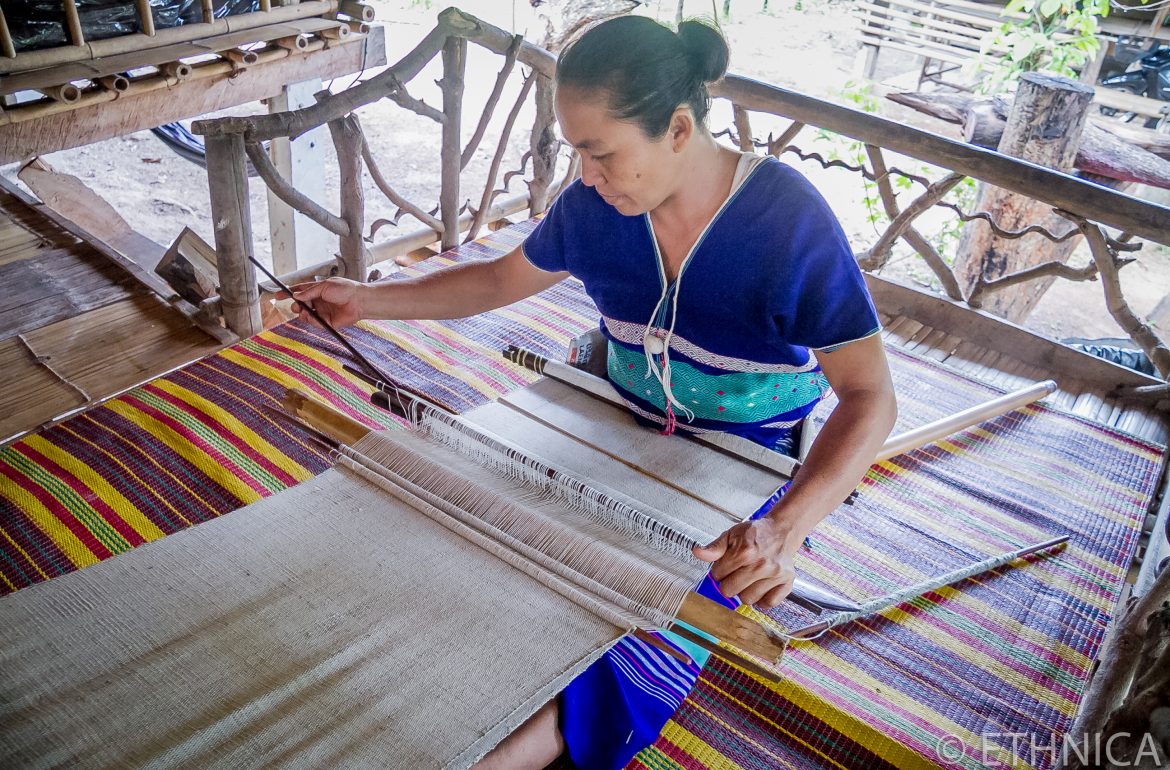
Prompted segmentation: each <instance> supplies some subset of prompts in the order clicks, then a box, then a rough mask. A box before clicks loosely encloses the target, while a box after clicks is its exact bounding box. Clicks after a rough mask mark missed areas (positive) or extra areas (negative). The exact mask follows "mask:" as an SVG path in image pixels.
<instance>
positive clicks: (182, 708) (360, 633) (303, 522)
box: [0, 470, 623, 768]
mask: <svg viewBox="0 0 1170 770" xmlns="http://www.w3.org/2000/svg"><path fill="white" fill-rule="evenodd" d="M622 633H623V629H620V628H618V627H616V626H614V625H612V624H610V623H607V622H605V621H603V620H601V619H599V618H597V617H595V616H594V615H592V614H590V613H589V612H586V611H585V610H583V609H582V608H580V607H579V606H577V605H575V604H573V603H571V602H570V601H569V600H568V599H566V598H564V597H562V596H561V595H559V594H558V593H556V592H554V591H553V590H551V589H550V588H548V587H546V586H545V585H542V584H541V583H540V582H537V581H536V580H534V579H533V578H530V577H528V576H527V575H525V574H523V573H522V572H520V571H519V570H517V569H516V568H514V567H511V566H509V565H508V564H507V563H506V562H504V561H501V560H500V559H498V558H496V557H494V556H492V555H490V554H488V553H487V552H485V551H484V550H482V549H481V548H479V547H477V546H476V545H473V544H471V543H469V542H467V541H466V540H464V539H463V538H461V537H459V536H458V535H456V534H454V533H452V532H451V531H449V530H448V529H446V528H444V527H442V526H440V525H439V524H437V523H435V522H433V521H431V520H430V519H428V518H426V517H425V516H422V515H420V514H418V513H417V512H415V511H413V510H412V509H409V508H406V507H405V506H403V505H402V504H399V503H396V502H394V501H392V500H389V499H388V498H387V497H386V495H385V494H384V493H382V492H381V491H379V490H377V489H375V488H374V487H373V486H372V485H370V484H368V483H367V482H365V481H362V480H360V479H358V478H357V477H356V476H353V475H352V474H350V473H348V472H346V471H341V470H330V471H327V472H326V473H324V474H322V475H321V476H318V477H317V478H314V479H311V480H309V481H307V482H304V483H303V484H301V485H299V486H297V487H294V488H292V489H289V490H286V491H284V492H282V493H280V494H278V495H275V496H273V497H270V498H267V499H265V500H262V501H260V502H258V503H255V504H253V505H250V506H248V507H246V508H244V509H241V510H239V511H235V512H233V513H230V514H227V515H225V516H223V517H221V518H220V519H218V520H216V521H212V522H208V523H206V524H201V525H199V526H197V527H194V528H193V529H190V530H187V531H184V532H180V533H177V534H175V535H171V536H169V537H166V538H163V539H162V540H159V541H156V542H153V543H149V544H147V545H144V546H142V547H140V548H138V549H135V550H134V551H131V552H128V553H125V554H122V555H120V556H118V557H117V558H114V559H110V560H107V561H104V562H101V563H99V564H96V565H93V566H91V567H88V568H86V569H83V570H81V571H79V572H76V573H73V574H69V575H65V576H62V577H59V578H56V579H54V580H52V581H49V582H47V583H42V584H38V585H35V586H32V587H30V588H26V589H24V590H22V591H19V592H17V593H15V594H12V595H9V596H6V597H3V598H0V767H102V768H104V767H180V766H181V767H200V768H206V767H232V768H239V767H389V768H431V767H465V766H467V765H470V764H471V763H472V762H474V761H475V760H476V759H478V758H479V757H480V756H482V755H483V754H484V753H486V752H487V751H488V750H490V749H491V748H492V747H493V746H494V745H495V744H496V743H498V742H499V741H500V740H501V739H502V738H503V737H504V736H505V735H507V734H508V733H509V732H510V731H511V730H513V729H514V728H515V727H516V726H518V725H519V724H520V723H522V722H523V721H524V720H525V719H526V718H527V717H528V716H529V715H531V714H532V713H533V712H534V711H535V710H536V709H537V708H539V707H540V706H541V705H542V704H544V703H545V702H547V701H548V700H549V699H550V698H552V697H553V696H554V695H555V694H556V693H557V692H559V691H560V690H561V689H562V688H563V687H564V686H565V685H566V684H568V682H569V681H570V680H571V679H572V678H573V677H574V676H576V674H578V673H579V672H580V671H582V670H584V668H586V667H587V666H588V664H589V663H591V662H592V661H593V660H594V659H596V658H597V657H598V656H599V655H600V654H601V653H602V652H604V650H605V649H607V648H608V646H609V645H610V644H612V642H613V641H615V640H616V639H617V638H618V637H619V636H620V635H621V634H622Z"/></svg>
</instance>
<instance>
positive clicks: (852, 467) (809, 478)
mask: <svg viewBox="0 0 1170 770" xmlns="http://www.w3.org/2000/svg"><path fill="white" fill-rule="evenodd" d="M838 395H839V398H840V401H839V403H838V404H837V408H836V409H834V410H833V413H832V414H831V415H829V419H828V421H826V423H825V427H824V428H823V429H822V430H821V432H820V434H819V435H818V436H817V438H816V441H814V442H813V445H812V447H811V448H810V449H809V453H808V457H807V458H806V459H805V461H804V463H803V464H802V466H801V468H800V470H799V471H798V472H797V474H796V477H795V478H794V479H793V481H792V486H791V487H790V488H789V490H788V491H787V492H786V493H785V495H784V497H783V498H781V500H780V502H779V503H777V504H776V507H775V508H773V509H772V511H771V512H769V513H768V516H769V517H770V518H773V519H775V520H776V521H777V522H778V523H781V524H782V525H783V527H784V529H786V530H787V531H788V532H789V537H788V540H789V542H790V543H794V544H799V543H800V542H802V541H803V540H804V538H805V536H807V535H808V534H809V533H810V532H811V531H812V530H813V528H814V527H815V526H816V525H817V524H819V523H820V522H821V520H822V519H824V518H825V517H826V516H828V515H829V513H830V512H832V511H833V509H835V508H836V507H837V506H838V505H840V504H841V502H842V501H844V500H845V498H846V497H848V496H849V493H850V492H852V491H853V490H854V489H855V488H856V487H857V485H858V483H860V481H861V479H862V477H863V476H864V475H865V472H866V471H867V470H868V469H869V467H870V466H871V465H873V461H874V457H876V456H877V452H878V449H880V448H881V446H882V444H883V443H884V442H885V440H886V437H887V436H889V434H890V431H891V430H892V429H893V426H894V420H895V418H896V417H897V406H896V404H895V401H894V394H893V393H892V392H890V391H883V390H879V391H857V392H853V393H845V394H838Z"/></svg>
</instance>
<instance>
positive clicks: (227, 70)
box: [8, 41, 324, 123]
mask: <svg viewBox="0 0 1170 770" xmlns="http://www.w3.org/2000/svg"><path fill="white" fill-rule="evenodd" d="M314 46H316V47H319V48H323V47H324V43H322V42H321V41H316V42H315V43H314ZM314 46H310V48H311V49H313V50H316V48H314ZM256 55H257V59H258V61H257V63H258V64H264V63H267V62H272V61H276V60H278V59H284V58H286V57H288V56H289V55H290V52H289V51H287V50H285V49H283V48H272V49H268V50H264V51H257V52H256ZM172 64H176V65H177V67H176V70H175V71H176V72H178V73H182V72H186V73H187V75H186V76H185V78H188V77H189V78H191V79H193V80H198V79H202V78H211V77H218V76H223V75H231V74H232V72H234V71H235V69H236V65H234V64H232V63H229V62H226V61H223V60H219V59H217V60H214V61H208V62H203V63H200V64H196V65H194V66H191V65H189V64H183V63H182V62H172ZM165 66H167V65H164V67H165ZM164 72H165V70H164ZM185 78H184V79H185ZM171 85H172V83H171V82H170V80H169V79H168V76H166V75H165V74H164V75H163V76H159V77H150V76H147V77H142V78H135V79H133V80H131V81H130V87H129V88H128V89H127V90H126V95H127V96H137V95H139V94H145V93H149V92H150V91H160V90H162V89H164V88H169V87H170V86H171ZM117 96H118V95H117V94H116V93H113V92H111V91H107V90H104V89H95V90H87V91H84V92H82V94H81V98H80V99H79V100H78V101H77V102H76V103H71V104H65V103H62V102H38V103H35V104H30V105H28V106H21V107H19V108H17V109H14V110H10V111H9V112H8V115H9V117H10V119H11V120H10V122H12V123H20V122H23V121H26V120H35V119H37V118H43V117H46V116H48V115H56V114H57V113H59V112H68V111H69V110H73V109H78V108H81V107H89V106H92V105H94V104H100V103H102V102H108V101H112V100H113V99H115V98H116V97H117Z"/></svg>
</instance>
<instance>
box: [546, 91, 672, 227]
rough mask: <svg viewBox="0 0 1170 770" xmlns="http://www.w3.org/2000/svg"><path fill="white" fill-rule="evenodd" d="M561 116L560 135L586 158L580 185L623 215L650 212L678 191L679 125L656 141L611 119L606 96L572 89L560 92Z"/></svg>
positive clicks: (582, 166) (631, 126)
mask: <svg viewBox="0 0 1170 770" xmlns="http://www.w3.org/2000/svg"><path fill="white" fill-rule="evenodd" d="M556 113H557V120H558V121H559V122H560V125H561V134H562V135H563V136H564V137H565V140H566V141H568V142H569V143H570V144H571V145H572V146H573V147H574V148H575V149H576V150H577V152H578V153H579V154H580V156H581V181H582V182H584V183H585V184H586V185H588V186H589V187H592V188H594V189H595V190H597V192H598V194H599V195H601V197H602V198H603V199H604V200H605V202H606V203H608V204H609V205H611V206H613V207H614V208H615V209H617V210H618V211H619V212H620V213H622V214H624V215H626V216H635V215H638V214H643V213H645V212H647V211H651V210H653V209H655V208H657V207H658V206H659V205H660V204H661V203H662V202H663V201H664V200H665V199H666V198H668V197H669V196H670V195H671V194H672V193H673V191H674V190H675V189H676V188H677V185H678V177H679V169H680V166H681V163H680V160H681V155H680V153H679V151H678V150H679V149H681V144H680V142H679V139H680V137H679V133H678V131H677V130H676V125H675V122H676V121H672V123H671V127H670V128H669V129H667V131H666V133H665V134H664V135H663V136H662V137H661V138H660V139H656V140H652V139H649V138H648V137H647V136H646V134H645V133H644V132H643V131H642V129H641V127H639V126H638V125H637V124H636V123H631V122H627V121H623V120H616V119H614V118H613V117H612V116H610V114H609V112H608V109H607V105H606V102H605V98H604V94H601V93H598V92H588V91H582V90H580V89H576V88H572V87H568V88H558V89H557V95H556ZM687 114H688V115H689V112H688V113H687ZM685 138H686V137H682V139H683V142H682V143H684V144H685Z"/></svg>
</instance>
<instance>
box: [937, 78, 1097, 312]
mask: <svg viewBox="0 0 1170 770" xmlns="http://www.w3.org/2000/svg"><path fill="white" fill-rule="evenodd" d="M1092 99H1093V89H1092V88H1091V87H1089V86H1086V85H1084V84H1082V83H1078V82H1077V81H1075V80H1071V79H1069V78H1061V77H1055V76H1051V75H1041V74H1039V73H1034V72H1031V73H1027V74H1025V75H1024V76H1023V78H1022V79H1021V81H1020V85H1019V87H1018V89H1017V91H1016V99H1015V102H1014V104H1013V105H1012V110H1011V113H1010V114H1009V115H1008V123H1007V127H1006V128H1005V129H1004V133H1003V137H1002V138H1001V139H1000V142H999V147H998V149H999V151H1000V152H1001V153H1003V154H1005V155H1012V156H1015V157H1017V158H1023V159H1024V160H1028V161H1031V162H1033V163H1036V164H1038V165H1042V166H1048V167H1049V168H1054V169H1057V170H1058V171H1068V170H1070V169H1071V168H1072V166H1073V161H1074V160H1075V158H1076V154H1077V148H1078V146H1079V145H1080V139H1081V132H1082V131H1083V130H1084V126H1085V120H1086V116H1087V115H1088V109H1089V104H1090V102H1091V101H1092ZM975 208H976V210H978V211H986V212H988V213H990V214H991V216H992V217H993V218H994V219H995V220H996V222H997V223H998V224H999V226H1000V227H1001V228H1004V229H1009V230H1022V229H1024V228H1026V227H1028V226H1029V225H1034V224H1039V225H1042V226H1044V227H1045V228H1046V229H1048V230H1049V232H1054V233H1065V232H1068V231H1069V230H1070V228H1072V227H1073V225H1072V224H1071V223H1069V222H1068V221H1066V220H1065V219H1063V218H1062V217H1060V216H1058V215H1057V214H1055V213H1054V212H1053V211H1052V206H1051V205H1050V204H1045V203H1040V202H1039V201H1036V200H1034V199H1032V198H1030V197H1027V196H1024V195H1018V194H1015V193H1010V192H1008V191H1006V190H1003V189H1001V188H999V187H992V186H990V185H982V186H981V187H980V191H979V197H978V202H977V203H976V206H975ZM1076 242H1077V239H1076V238H1069V239H1067V240H1065V241H1062V242H1060V243H1053V242H1052V241H1049V240H1047V239H1044V238H1043V237H1042V236H1040V235H1027V236H1024V237H1023V238H1016V239H1004V238H1000V237H999V236H997V235H995V234H994V233H993V232H992V230H991V228H990V227H989V226H988V225H987V223H986V222H983V221H982V220H977V221H974V222H971V223H969V224H968V225H967V227H966V228H964V230H963V236H962V238H961V239H960V242H959V250H958V254H957V256H956V258H955V276H956V277H957V278H958V280H959V283H960V285H961V286H962V287H963V290H964V294H965V295H966V296H967V297H968V298H969V299H970V301H971V304H972V305H974V306H976V307H983V308H984V309H985V310H988V311H990V312H992V313H995V314H996V315H999V316H1002V317H1004V318H1007V319H1008V320H1011V321H1015V322H1020V321H1022V320H1023V319H1024V318H1027V316H1028V314H1029V313H1030V312H1031V311H1032V308H1033V307H1034V306H1035V305H1036V302H1037V301H1038V300H1039V299H1040V297H1041V296H1042V295H1043V294H1044V292H1045V291H1047V289H1048V287H1049V286H1050V285H1051V283H1052V280H1054V279H1048V280H1040V281H1033V282H1031V283H1027V284H1021V285H1019V286H1014V287H1010V288H1005V289H1002V290H1000V291H997V292H995V293H994V294H991V295H988V297H987V298H986V302H984V301H983V298H981V296H980V286H981V285H982V284H983V283H985V282H987V281H990V280H993V279H995V278H998V277H999V276H1002V275H1007V274H1009V273H1014V272H1016V271H1018V270H1022V269H1024V268H1028V267H1032V266H1034V265H1039V264H1042V263H1044V262H1050V261H1053V260H1055V261H1059V262H1063V261H1065V260H1067V259H1068V257H1069V255H1070V254H1071V253H1072V250H1073V249H1074V248H1075V246H1076Z"/></svg>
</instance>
